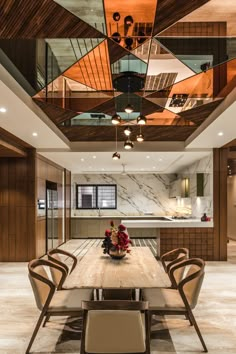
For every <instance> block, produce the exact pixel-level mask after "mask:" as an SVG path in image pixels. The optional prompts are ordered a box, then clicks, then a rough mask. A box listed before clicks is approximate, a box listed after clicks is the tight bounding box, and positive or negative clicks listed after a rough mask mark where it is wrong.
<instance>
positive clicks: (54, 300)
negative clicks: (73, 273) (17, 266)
mask: <svg viewBox="0 0 236 354" xmlns="http://www.w3.org/2000/svg"><path fill="white" fill-rule="evenodd" d="M50 267H54V268H55V269H57V270H58V272H61V277H62V282H63V279H64V278H66V276H67V273H66V271H65V269H64V268H63V267H61V266H59V265H57V264H55V263H54V262H51V261H49V260H46V259H34V260H32V261H31V262H29V265H28V270H29V280H30V283H31V286H32V289H33V293H34V297H35V301H36V305H37V307H38V309H39V310H40V311H41V313H40V316H39V318H38V321H37V323H36V326H35V329H34V331H33V334H32V337H31V339H30V342H29V345H28V347H27V349H26V354H27V353H29V351H30V348H31V347H32V344H33V342H34V339H35V337H36V335H37V333H38V330H39V328H40V326H41V324H42V321H43V319H44V318H45V323H46V321H48V320H49V318H50V316H73V317H75V316H80V317H81V316H82V308H81V302H82V301H83V300H91V291H90V290H89V289H88V290H87V289H71V290H60V291H56V285H55V284H54V283H53V281H52V280H50V279H49V277H48V273H47V271H46V270H48V271H49V268H50ZM45 323H44V324H45Z"/></svg>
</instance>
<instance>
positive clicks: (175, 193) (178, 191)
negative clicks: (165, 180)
mask: <svg viewBox="0 0 236 354" xmlns="http://www.w3.org/2000/svg"><path fill="white" fill-rule="evenodd" d="M189 187H190V181H189V178H178V179H176V180H175V181H173V182H171V184H170V193H169V197H170V198H175V197H182V198H188V197H189V194H190V188H189Z"/></svg>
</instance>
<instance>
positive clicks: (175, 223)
mask: <svg viewBox="0 0 236 354" xmlns="http://www.w3.org/2000/svg"><path fill="white" fill-rule="evenodd" d="M123 222H124V224H125V226H126V227H127V228H132V227H135V228H136V227H137V228H160V229H161V228H165V227H168V228H169V227H170V228H181V227H214V223H213V221H206V222H203V221H201V220H200V219H184V220H167V221H165V220H161V221H160V220H155V219H152V220H134V219H122V220H121V223H123Z"/></svg>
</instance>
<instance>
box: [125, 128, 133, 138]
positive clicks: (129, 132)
mask: <svg viewBox="0 0 236 354" xmlns="http://www.w3.org/2000/svg"><path fill="white" fill-rule="evenodd" d="M131 132H132V130H131V128H130V127H126V128H125V130H124V133H125V135H126V136H130V134H131Z"/></svg>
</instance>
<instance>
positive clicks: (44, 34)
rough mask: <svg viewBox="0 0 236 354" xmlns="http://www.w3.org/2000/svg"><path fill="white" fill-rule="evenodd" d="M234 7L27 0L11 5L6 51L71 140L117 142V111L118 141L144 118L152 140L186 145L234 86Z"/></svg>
mask: <svg viewBox="0 0 236 354" xmlns="http://www.w3.org/2000/svg"><path fill="white" fill-rule="evenodd" d="M230 4H231V0H225V1H224V2H221V4H220V2H219V1H217V0H199V1H198V2H196V1H194V2H186V3H183V5H182V7H181V11H179V7H178V4H177V2H176V1H174V0H162V1H160V0H159V1H157V0H147V1H145V2H143V1H141V0H136V1H134V0H130V1H129V2H127V1H125V0H120V1H119V2H116V1H111V0H104V1H101V0H98V1H95V0H92V1H85V0H79V1H76V0H70V1H65V0H56V1H49V0H48V1H44V2H38V3H37V4H35V7H34V8H32V6H31V7H30V0H23V1H22V5H21V6H23V7H24V11H22V12H21V13H19V12H18V13H17V14H16V12H17V11H16V10H17V9H16V8H15V7H14V6H13V4H8V6H7V5H6V4H5V5H3V13H4V16H3V17H2V19H1V20H2V24H1V26H0V36H1V40H0V48H1V49H2V51H3V52H4V54H5V55H6V56H7V57H8V58H9V60H11V61H12V63H13V64H14V65H15V67H16V68H17V70H18V71H19V73H20V74H21V75H22V78H24V80H25V79H26V80H27V81H28V85H30V86H31V89H32V90H31V92H32V91H33V90H34V94H33V95H32V96H33V100H34V102H35V103H36V104H38V105H39V106H40V108H41V109H42V110H43V111H44V112H45V113H46V114H47V115H48V116H49V117H50V119H51V120H52V121H53V122H54V124H56V125H57V126H58V127H59V128H60V129H61V130H62V132H63V133H64V134H65V135H66V136H67V137H68V138H69V139H71V140H72V141H88V140H89V141H92V140H100V141H108V140H114V136H113V135H114V128H113V127H112V124H111V117H112V115H113V114H115V113H118V114H119V115H120V116H121V118H122V122H121V126H120V128H119V129H118V140H122V139H123V137H122V136H121V134H122V129H123V128H122V127H123V126H124V125H127V124H128V125H130V126H132V128H133V130H134V131H135V130H137V129H138V127H137V126H136V118H137V117H138V116H139V115H140V114H143V115H145V116H146V118H147V125H146V126H145V127H143V129H144V132H145V137H147V138H146V140H148V139H149V140H150V141H155V140H162V141H167V140H168V141H170V140H177V141H184V140H185V139H186V138H187V137H188V136H189V135H191V134H192V133H193V132H194V130H195V129H196V128H197V127H198V126H199V125H200V124H202V123H203V122H204V121H205V120H206V119H207V118H208V116H209V115H210V114H211V113H212V112H213V111H214V110H215V109H216V108H217V106H218V105H219V104H221V102H222V101H223V100H224V98H225V97H226V96H227V95H228V94H229V93H230V92H231V91H232V90H233V89H234V88H235V86H236V80H235V77H236V30H235V26H233V22H232V18H236V7H235V6H233V7H232V6H231V7H229V6H228V5H230ZM231 5H232V4H231ZM213 9H214V10H215V11H213ZM16 15H17V16H16ZM50 16H54V17H55V18H57V17H58V18H60V19H61V21H60V23H57V25H54V24H51V23H50V22H49V21H48V18H49V17H50ZM39 18H40V21H39ZM62 20H63V21H62ZM25 21H28V22H27V23H28V26H27V27H28V28H30V30H27V29H26V28H25V27H23V26H22V23H24V22H25ZM13 23H14V26H13V25H12V24H13ZM26 62H27V65H25V63H26ZM22 82H23V80H22ZM23 86H24V85H23ZM25 86H27V85H25ZM26 89H27V88H26ZM127 104H131V105H132V106H133V108H134V110H133V112H132V113H130V114H127V113H125V111H124V108H125V107H126V105H127Z"/></svg>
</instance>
